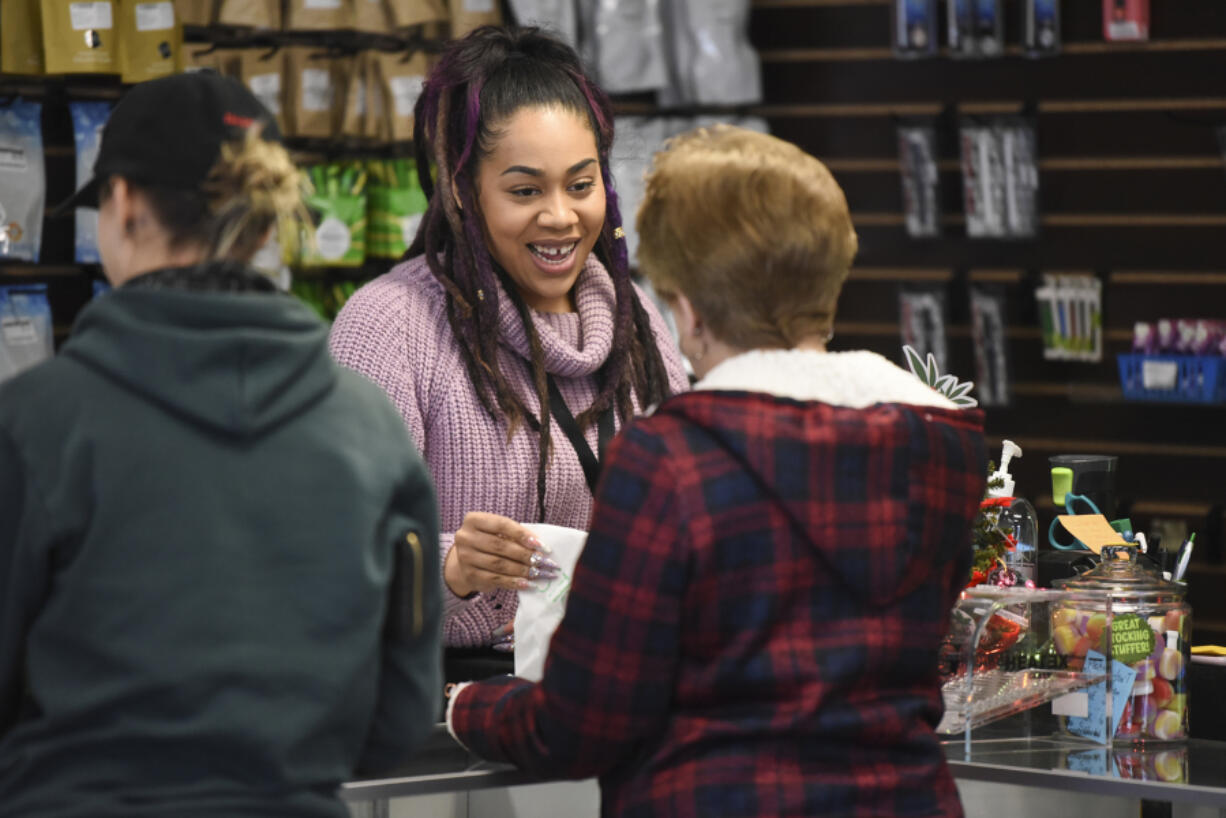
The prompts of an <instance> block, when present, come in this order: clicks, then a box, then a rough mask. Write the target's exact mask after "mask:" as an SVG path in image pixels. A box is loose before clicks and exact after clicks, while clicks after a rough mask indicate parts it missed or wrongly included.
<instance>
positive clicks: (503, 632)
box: [490, 622, 511, 639]
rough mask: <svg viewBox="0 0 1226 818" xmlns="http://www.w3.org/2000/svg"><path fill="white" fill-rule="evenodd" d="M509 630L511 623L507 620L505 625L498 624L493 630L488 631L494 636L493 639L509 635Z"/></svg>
mask: <svg viewBox="0 0 1226 818" xmlns="http://www.w3.org/2000/svg"><path fill="white" fill-rule="evenodd" d="M510 632H511V624H510V623H509V622H508V623H507V624H505V625H499V626H498V627H496V628H494V630H493V631H491V632H490V636H492V637H494V639H501V638H502V637H504V636H507V635H509V634H510Z"/></svg>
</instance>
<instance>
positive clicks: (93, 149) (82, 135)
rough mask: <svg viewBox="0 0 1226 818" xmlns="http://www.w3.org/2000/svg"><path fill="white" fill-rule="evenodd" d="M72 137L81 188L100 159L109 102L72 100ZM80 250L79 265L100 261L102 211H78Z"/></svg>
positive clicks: (108, 114) (77, 233) (78, 209)
mask: <svg viewBox="0 0 1226 818" xmlns="http://www.w3.org/2000/svg"><path fill="white" fill-rule="evenodd" d="M68 110H69V112H70V113H71V115H72V136H73V142H74V144H75V145H76V149H77V189H78V190H79V189H80V188H81V187H82V186H83V185H84V184H85V183H86V182H88V181H89V180H90V178H92V177H93V174H94V162H95V161H96V160H97V159H98V145H99V144H100V143H101V141H102V129H103V127H104V126H105V125H106V120H107V117H109V116H110V115H111V105H110V103H108V102H70V103H68ZM75 217H76V236H77V241H76V252H75V254H74V258H75V259H76V262H77V263H78V264H97V263H98V262H99V261H100V260H101V259H99V257H98V211H97V209H95V208H92V207H78V208H77V210H76V214H75Z"/></svg>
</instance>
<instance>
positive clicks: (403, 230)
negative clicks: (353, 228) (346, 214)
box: [367, 159, 427, 258]
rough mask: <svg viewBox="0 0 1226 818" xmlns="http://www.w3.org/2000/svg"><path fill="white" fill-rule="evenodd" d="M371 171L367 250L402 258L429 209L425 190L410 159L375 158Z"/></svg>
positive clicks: (380, 254) (374, 253) (374, 254)
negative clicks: (419, 182) (427, 208)
mask: <svg viewBox="0 0 1226 818" xmlns="http://www.w3.org/2000/svg"><path fill="white" fill-rule="evenodd" d="M369 170H370V178H371V189H370V207H369V211H368V214H367V218H368V220H369V224H370V230H369V233H368V234H367V252H368V253H369V254H370V255H371V256H373V257H376V258H399V257H400V256H402V255H404V251H405V250H407V249H408V247H409V245H410V244H412V243H413V239H414V237H415V236H416V235H417V228H418V225H420V224H421V218H422V215H423V214H424V213H425V212H426V203H427V202H426V194H425V191H423V190H422V189H421V185H420V184H418V181H417V168H416V167H415V166H414V165H413V163H412V162H411V161H409V160H408V159H376V160H373V161H372V162H371V163H370V165H369Z"/></svg>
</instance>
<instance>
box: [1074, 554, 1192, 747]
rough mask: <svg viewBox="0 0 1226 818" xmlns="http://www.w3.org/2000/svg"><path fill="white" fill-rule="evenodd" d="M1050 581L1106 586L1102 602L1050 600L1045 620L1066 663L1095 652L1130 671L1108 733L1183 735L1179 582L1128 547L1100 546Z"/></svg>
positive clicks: (1156, 737)
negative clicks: (1072, 571)
mask: <svg viewBox="0 0 1226 818" xmlns="http://www.w3.org/2000/svg"><path fill="white" fill-rule="evenodd" d="M1057 584H1058V585H1060V586H1061V587H1063V588H1065V589H1068V590H1075V591H1106V592H1108V593H1109V594H1110V597H1111V602H1110V605H1109V606H1107V605H1106V604H1105V603H1104V605H1103V606H1102V607H1103V608H1104V609H1105V610H1104V609H1096V608H1095V607H1094V605H1093V604H1092V603H1086V602H1081V603H1078V604H1071V603H1070V604H1069V605H1065V606H1060V607H1057V608H1055V609H1054V610H1053V612H1052V621H1051V626H1052V642H1053V644H1054V646H1055V649H1056V651H1057V653H1058V654H1059V655H1060V656H1061V657H1062V659H1063V660H1064V661H1065V662H1066V663H1067V666H1068V668H1069V669H1070V670H1081V669H1082V668H1083V667H1084V665H1085V663H1086V657H1087V656H1091V655H1096V656H1101V657H1102V661H1114V662H1119V663H1120V664H1121V665H1124V666H1126V667H1127V668H1129V669H1131V671H1132V672H1133V673H1135V676H1134V677H1133V681H1132V686H1131V689H1130V690H1129V691H1128V692H1127V693H1126V696H1127V701H1126V702H1125V703H1124V705H1123V712H1122V715H1120V717H1119V721H1118V723H1117V724H1116V727H1115V732H1114V735H1113V738H1114V739H1115V740H1118V741H1120V742H1128V743H1133V744H1147V743H1161V742H1173V741H1181V740H1183V739H1185V738H1186V737H1187V735H1188V694H1187V689H1188V688H1187V667H1188V661H1189V659H1190V651H1189V645H1188V639H1189V637H1190V636H1191V609H1190V608H1189V607H1188V605H1187V603H1186V602H1185V601H1184V594H1183V588H1182V587H1181V586H1180V585H1179V584H1176V583H1172V582H1167V581H1165V580H1163V579H1162V578H1161V577H1160V576H1159V575H1158V574H1157V572H1156V571H1153V570H1152V569H1149V568H1148V567H1146V566H1145V565H1143V564H1141V563H1140V562H1138V560H1137V555H1136V553H1135V550H1134V549H1132V548H1131V547H1108V548H1104V549H1103V553H1102V562H1101V564H1100V565H1099V566H1098V567H1097V568H1095V569H1093V570H1091V571H1087V572H1086V573H1084V574H1082V575H1081V576H1079V577H1075V578H1073V579H1069V580H1065V581H1063V582H1058V583H1057ZM1109 675H1110V674H1109ZM1126 675H1127V674H1125V678H1126ZM1065 729H1066V731H1067V732H1074V733H1075V731H1073V730H1070V729H1069V728H1068V725H1067V724H1066V726H1065Z"/></svg>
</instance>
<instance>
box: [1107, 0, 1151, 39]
mask: <svg viewBox="0 0 1226 818" xmlns="http://www.w3.org/2000/svg"><path fill="white" fill-rule="evenodd" d="M1103 39H1104V40H1108V41H1112V42H1137V41H1143V40H1148V39H1149V0H1103Z"/></svg>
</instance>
